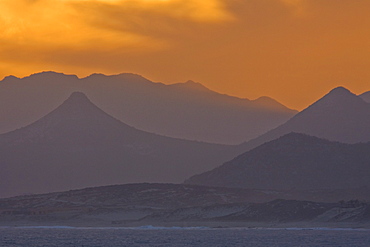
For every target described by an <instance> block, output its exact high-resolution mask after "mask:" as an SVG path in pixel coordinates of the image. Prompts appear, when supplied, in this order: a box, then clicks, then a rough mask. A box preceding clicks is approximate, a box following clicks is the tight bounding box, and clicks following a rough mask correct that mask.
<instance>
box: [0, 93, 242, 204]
mask: <svg viewBox="0 0 370 247" xmlns="http://www.w3.org/2000/svg"><path fill="white" fill-rule="evenodd" d="M238 153H241V151H240V148H239V147H237V146H226V145H217V144H207V143H201V142H194V141H185V140H180V139H174V138H169V137H163V136H159V135H155V134H151V133H148V132H144V131H140V130H138V129H135V128H132V127H130V126H128V125H126V124H124V123H122V122H120V121H119V120H117V119H115V118H113V117H111V116H109V115H108V114H106V113H105V112H103V111H102V110H100V109H99V108H98V107H96V106H95V105H94V104H92V103H91V102H90V100H89V99H88V98H87V97H86V96H85V95H84V94H82V93H73V94H72V95H71V96H70V97H69V98H68V99H67V100H66V101H65V102H64V103H63V104H62V105H60V106H59V107H58V108H56V109H55V110H54V111H52V112H51V113H49V114H48V115H46V116H45V117H43V118H41V119H40V120H38V121H36V122H35V123H33V124H31V125H29V126H26V127H24V128H21V129H18V130H15V131H12V132H9V133H6V134H2V135H0V166H1V173H0V196H1V197H4V196H11V195H18V194H24V193H40V192H51V191H59V190H66V189H72V188H81V187H87V186H98V185H107V184H116V183H128V182H181V181H183V180H184V179H185V178H186V177H188V176H191V175H192V174H195V173H199V172H202V171H206V170H208V169H212V168H214V167H216V166H218V165H221V164H222V162H224V161H227V160H229V159H231V158H232V157H234V156H235V155H237V154H238Z"/></svg>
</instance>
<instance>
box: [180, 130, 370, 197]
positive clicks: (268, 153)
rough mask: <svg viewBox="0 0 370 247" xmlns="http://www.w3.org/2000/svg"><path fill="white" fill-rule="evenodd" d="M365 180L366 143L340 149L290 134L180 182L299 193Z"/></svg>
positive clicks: (369, 154) (369, 161)
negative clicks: (295, 191)
mask: <svg viewBox="0 0 370 247" xmlns="http://www.w3.org/2000/svg"><path fill="white" fill-rule="evenodd" d="M369 178H370V142H368V143H364V144H343V143H338V142H330V141H327V140H323V139H319V138H316V137H311V136H307V135H304V134H298V133H291V134H287V135H285V136H283V137H280V138H279V139H277V140H274V141H271V142H268V143H265V144H263V145H261V146H259V147H257V148H255V149H253V150H251V151H249V152H246V153H244V154H242V155H240V156H238V157H236V158H235V159H233V160H231V161H229V162H226V163H225V164H223V165H222V166H220V167H218V168H215V169H213V170H211V171H208V172H205V173H203V174H200V175H196V176H193V177H191V178H190V179H188V180H187V181H186V183H188V184H200V185H207V186H224V187H238V188H248V189H266V190H277V191H289V190H298V191H303V190H335V189H354V188H360V187H363V186H367V187H368V188H370V180H369Z"/></svg>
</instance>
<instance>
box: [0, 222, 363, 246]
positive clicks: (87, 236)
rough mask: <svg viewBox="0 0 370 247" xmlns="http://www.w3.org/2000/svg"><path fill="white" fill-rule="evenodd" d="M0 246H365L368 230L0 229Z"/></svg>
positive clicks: (192, 228) (150, 227)
mask: <svg viewBox="0 0 370 247" xmlns="http://www.w3.org/2000/svg"><path fill="white" fill-rule="evenodd" d="M0 246H1V247H54V246H55V247H64V246H70V247H120V246H129V247H135V246H138V247H139V246H158V247H159V246H160V247H163V246H171V247H172V246H175V247H182V246H192V247H196V246H207V247H208V246H209V247H227V246H232V247H234V246H246V247H248V246H251V247H252V246H253V247H258V246H268V247H286V246H294V247H321V246H325V247H328V246H332V247H341V246H343V247H370V229H325V228H311V229H309V228H308V229H302V228H285V229H276V228H272V229H266V228H265V229H255V228H253V229H251V228H220V229H218V228H206V227H190V228H181V227H173V228H164V227H152V226H143V227H136V228H83V227H62V226H61V227H0Z"/></svg>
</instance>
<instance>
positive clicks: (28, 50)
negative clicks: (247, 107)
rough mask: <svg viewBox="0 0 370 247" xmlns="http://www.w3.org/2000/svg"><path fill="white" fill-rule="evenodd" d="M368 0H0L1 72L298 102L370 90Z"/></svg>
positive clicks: (300, 104) (302, 104)
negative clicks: (145, 82) (125, 80)
mask: <svg viewBox="0 0 370 247" xmlns="http://www.w3.org/2000/svg"><path fill="white" fill-rule="evenodd" d="M369 13H370V1H369V0H201V1H200V0H1V1H0V27H1V29H0V79H2V78H3V77H5V76H7V75H15V76H18V77H24V76H28V75H30V74H33V73H36V72H41V71H50V70H52V71H57V72H62V73H66V74H76V75H78V76H79V77H84V76H87V75H89V74H92V73H104V74H118V73H126V72H128V73H136V74H140V75H142V76H144V77H146V78H148V79H150V80H152V81H158V82H163V83H167V84H172V83H176V82H185V81H187V80H193V81H197V82H200V83H202V84H203V85H205V86H207V87H208V88H210V89H212V90H215V91H217V92H220V93H225V94H230V95H234V96H238V97H243V98H249V99H255V98H258V97H260V96H270V97H272V98H274V99H276V100H278V101H279V102H281V103H283V104H285V105H286V106H288V107H290V108H294V109H298V110H301V109H303V108H305V107H307V106H308V105H309V104H311V103H313V102H314V101H315V100H317V99H318V98H320V97H322V96H323V95H324V94H326V93H327V92H328V91H330V90H331V89H332V88H334V87H336V86H344V87H347V88H348V89H350V90H351V91H352V92H354V93H356V94H359V93H362V92H365V91H369V90H370V17H369Z"/></svg>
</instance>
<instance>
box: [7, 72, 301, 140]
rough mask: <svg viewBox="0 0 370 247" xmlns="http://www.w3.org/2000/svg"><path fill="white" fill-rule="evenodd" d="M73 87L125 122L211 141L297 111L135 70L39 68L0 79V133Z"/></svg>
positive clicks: (239, 135) (265, 126)
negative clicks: (85, 72)
mask: <svg viewBox="0 0 370 247" xmlns="http://www.w3.org/2000/svg"><path fill="white" fill-rule="evenodd" d="M74 91H80V92H84V93H85V94H87V95H88V96H89V98H90V99H91V100H92V101H93V102H95V103H96V104H97V105H98V106H99V107H100V108H101V109H103V110H104V111H105V112H107V113H108V114H110V115H112V116H114V117H116V118H117V119H119V120H121V121H124V122H125V123H127V124H129V125H130V126H134V127H136V128H139V129H141V130H145V131H148V132H151V133H157V134H161V135H165V136H171V137H177V138H182V139H188V140H199V141H205V142H211V143H224V144H239V143H242V142H244V141H247V140H250V139H252V138H255V137H257V136H259V135H261V134H263V133H265V132H266V131H268V130H270V129H272V128H275V127H276V126H278V125H280V124H282V123H284V122H286V121H287V120H288V119H289V118H291V117H292V116H293V115H294V114H296V113H297V111H294V110H290V109H288V108H286V107H285V106H283V105H281V104H280V103H278V102H276V101H275V100H273V99H271V98H268V97H262V98H260V99H257V100H253V101H251V100H248V99H241V98H237V97H232V96H228V95H223V94H219V93H216V92H214V91H211V90H209V89H208V88H206V87H204V86H203V85H202V84H200V83H196V82H193V81H188V82H185V83H177V84H172V85H165V84H162V83H154V82H151V81H149V80H147V79H145V78H143V77H142V76H139V75H135V74H119V75H112V76H106V75H103V74H93V75H90V76H88V77H86V78H82V79H79V78H78V77H77V76H75V75H65V74H60V73H55V72H43V73H38V74H34V75H31V76H29V77H25V78H22V79H19V78H16V77H14V76H9V77H6V78H4V80H3V81H0V118H1V119H2V120H3V121H1V123H0V133H6V132H8V131H11V130H14V129H16V128H20V127H23V126H25V125H28V124H30V123H32V122H34V121H36V120H38V119H39V118H41V117H42V116H44V115H45V114H47V113H48V112H50V111H51V110H53V109H54V108H55V107H57V106H58V105H59V102H61V101H62V100H64V99H66V98H67V97H68V96H69V95H70V94H71V93H72V92H74Z"/></svg>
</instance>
